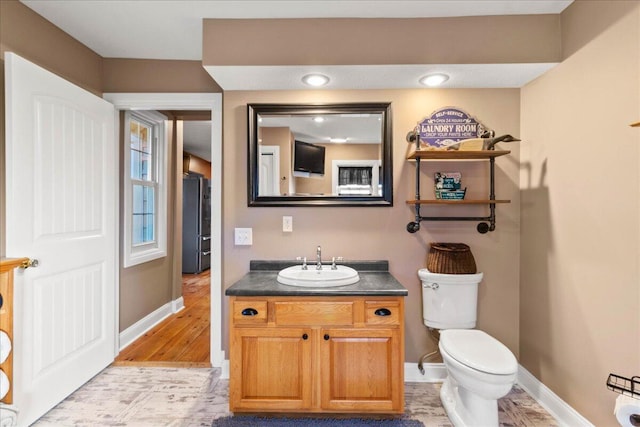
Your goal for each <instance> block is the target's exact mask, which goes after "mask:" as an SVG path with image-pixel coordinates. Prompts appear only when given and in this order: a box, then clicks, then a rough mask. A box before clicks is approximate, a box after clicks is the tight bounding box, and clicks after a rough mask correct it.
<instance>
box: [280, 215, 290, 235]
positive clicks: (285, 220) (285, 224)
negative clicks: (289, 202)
mask: <svg viewBox="0 0 640 427" xmlns="http://www.w3.org/2000/svg"><path fill="white" fill-rule="evenodd" d="M282 231H284V232H285V233H291V232H292V231H293V217H292V216H283V217H282Z"/></svg>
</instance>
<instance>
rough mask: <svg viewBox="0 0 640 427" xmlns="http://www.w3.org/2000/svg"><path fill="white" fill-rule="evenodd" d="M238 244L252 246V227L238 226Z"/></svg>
mask: <svg viewBox="0 0 640 427" xmlns="http://www.w3.org/2000/svg"><path fill="white" fill-rule="evenodd" d="M234 240H235V243H236V246H251V245H252V244H253V229H252V228H236V229H235V234H234Z"/></svg>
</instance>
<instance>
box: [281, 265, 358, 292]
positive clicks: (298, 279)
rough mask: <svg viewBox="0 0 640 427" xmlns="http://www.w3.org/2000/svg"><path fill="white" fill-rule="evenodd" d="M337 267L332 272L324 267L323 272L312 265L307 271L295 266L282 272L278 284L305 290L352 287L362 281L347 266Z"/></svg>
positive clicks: (327, 267)
mask: <svg viewBox="0 0 640 427" xmlns="http://www.w3.org/2000/svg"><path fill="white" fill-rule="evenodd" d="M336 267H337V269H336V270H332V269H331V266H330V265H323V266H322V270H316V267H315V265H313V264H310V265H309V267H308V269H307V270H303V269H302V266H301V265H294V266H292V267H287V268H285V269H284V270H280V272H279V273H278V282H279V283H282V284H283V285H289V286H299V287H304V288H331V287H335V286H346V285H352V284H354V283H356V282H357V281H358V280H360V276H358V272H357V271H355V270H354V269H353V268H351V267H347V266H345V265H338V266H336Z"/></svg>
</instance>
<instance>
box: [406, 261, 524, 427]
mask: <svg viewBox="0 0 640 427" xmlns="http://www.w3.org/2000/svg"><path fill="white" fill-rule="evenodd" d="M418 276H419V277H420V280H421V281H422V310H423V319H424V324H425V325H427V327H429V328H433V329H439V330H440V343H439V348H440V354H441V355H442V360H443V362H444V365H445V368H446V369H447V378H446V379H445V381H444V383H443V384H442V388H441V390H440V399H441V400H442V405H443V406H444V408H445V410H446V411H447V415H448V416H449V419H450V420H451V422H452V423H453V425H454V426H456V427H462V426H478V427H489V426H497V425H498V399H499V398H501V397H503V396H505V395H506V394H507V393H509V391H510V390H511V387H512V386H513V384H514V383H515V381H516V374H517V371H518V362H517V361H516V358H515V356H514V355H513V353H511V351H509V349H508V348H507V347H506V346H505V345H504V344H502V343H501V342H500V341H498V340H496V339H495V338H493V337H492V336H490V335H489V334H487V333H485V332H482V331H480V330H477V329H472V328H474V327H475V326H476V313H477V311H476V308H477V302H478V284H479V283H480V281H481V280H482V273H477V274H437V273H432V272H430V271H429V270H427V269H421V270H419V271H418Z"/></svg>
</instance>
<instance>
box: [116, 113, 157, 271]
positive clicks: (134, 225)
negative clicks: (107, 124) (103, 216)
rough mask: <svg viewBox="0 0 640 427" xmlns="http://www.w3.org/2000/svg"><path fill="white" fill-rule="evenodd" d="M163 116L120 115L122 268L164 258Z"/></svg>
mask: <svg viewBox="0 0 640 427" xmlns="http://www.w3.org/2000/svg"><path fill="white" fill-rule="evenodd" d="M165 120H166V117H164V116H163V115H161V114H159V113H156V112H152V111H136V112H126V113H125V115H124V203H123V206H124V260H123V264H124V267H131V266H133V265H137V264H141V263H143V262H147V261H151V260H154V259H157V258H161V257H163V256H166V254H167V246H166V241H167V238H166V234H167V221H166V200H167V198H166V193H167V189H166V182H167V180H166V176H167V163H166V160H165V159H166V157H165V153H166V144H167V141H168V136H167V126H165Z"/></svg>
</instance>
